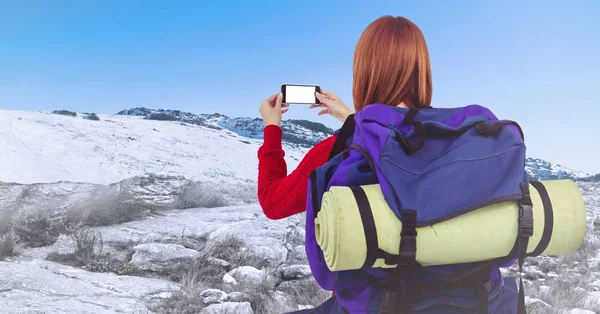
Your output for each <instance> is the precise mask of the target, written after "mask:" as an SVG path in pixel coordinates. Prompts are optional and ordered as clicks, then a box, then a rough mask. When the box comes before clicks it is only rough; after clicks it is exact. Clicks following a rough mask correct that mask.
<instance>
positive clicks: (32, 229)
mask: <svg viewBox="0 0 600 314" xmlns="http://www.w3.org/2000/svg"><path fill="white" fill-rule="evenodd" d="M12 224H13V229H14V231H15V233H16V234H17V236H18V237H19V239H20V240H21V242H22V243H23V245H25V246H27V247H32V248H36V247H43V246H48V245H52V244H54V243H55V242H56V240H57V239H58V237H59V236H60V234H61V233H65V232H66V223H65V222H64V221H62V220H60V219H58V220H55V221H52V220H51V219H50V217H49V216H48V215H47V214H46V213H44V212H37V213H36V214H35V215H33V216H31V217H27V218H23V219H19V220H17V221H15V222H13V223H12Z"/></svg>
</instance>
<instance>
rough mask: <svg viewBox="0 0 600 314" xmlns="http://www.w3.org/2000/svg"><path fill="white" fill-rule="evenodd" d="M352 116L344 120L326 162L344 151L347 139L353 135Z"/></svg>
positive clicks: (353, 124)
mask: <svg viewBox="0 0 600 314" xmlns="http://www.w3.org/2000/svg"><path fill="white" fill-rule="evenodd" d="M354 126H355V123H354V114H351V115H349V116H348V118H346V121H344V124H343V125H342V128H341V129H340V130H339V132H338V134H337V138H336V140H335V143H334V144H333V148H332V149H331V153H329V158H327V160H328V161H329V160H331V158H333V157H335V156H336V155H337V154H339V153H341V152H343V151H344V149H345V148H346V144H347V142H348V139H349V138H350V137H352V135H354Z"/></svg>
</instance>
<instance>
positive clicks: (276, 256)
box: [208, 217, 298, 265]
mask: <svg viewBox="0 0 600 314" xmlns="http://www.w3.org/2000/svg"><path fill="white" fill-rule="evenodd" d="M297 219H298V218H296V217H290V218H289V219H286V220H285V221H283V219H282V220H276V221H273V220H268V219H264V218H257V219H256V220H245V221H239V222H234V223H230V224H227V225H225V226H223V227H221V228H219V229H218V230H215V231H214V232H212V233H211V234H210V238H209V243H208V246H210V245H211V243H215V242H220V241H224V240H225V239H227V238H230V237H237V238H239V239H242V240H243V241H244V245H245V247H247V248H248V252H249V253H251V254H253V255H256V256H259V257H261V258H263V259H265V260H268V261H270V262H271V263H273V264H274V265H278V264H280V263H284V262H286V260H287V257H288V253H289V251H288V249H287V248H286V247H285V243H286V232H287V230H286V227H287V225H289V224H290V222H291V221H295V220H297Z"/></svg>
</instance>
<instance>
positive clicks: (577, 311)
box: [569, 309, 596, 314]
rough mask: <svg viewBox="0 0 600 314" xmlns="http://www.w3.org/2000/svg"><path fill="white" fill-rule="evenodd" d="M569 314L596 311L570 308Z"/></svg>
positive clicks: (587, 313) (590, 313) (583, 313)
mask: <svg viewBox="0 0 600 314" xmlns="http://www.w3.org/2000/svg"><path fill="white" fill-rule="evenodd" d="M569 313H571V314H596V312H592V311H588V310H584V309H572V310H571V312H569Z"/></svg>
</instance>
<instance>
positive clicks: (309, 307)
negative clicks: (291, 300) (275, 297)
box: [298, 305, 315, 311]
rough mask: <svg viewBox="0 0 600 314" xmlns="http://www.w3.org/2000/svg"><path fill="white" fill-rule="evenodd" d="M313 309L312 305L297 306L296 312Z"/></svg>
mask: <svg viewBox="0 0 600 314" xmlns="http://www.w3.org/2000/svg"><path fill="white" fill-rule="evenodd" d="M314 308H315V307H314V306H312V305H298V310H299V311H300V310H310V309H314Z"/></svg>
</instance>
